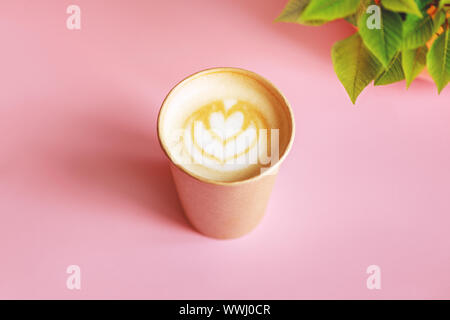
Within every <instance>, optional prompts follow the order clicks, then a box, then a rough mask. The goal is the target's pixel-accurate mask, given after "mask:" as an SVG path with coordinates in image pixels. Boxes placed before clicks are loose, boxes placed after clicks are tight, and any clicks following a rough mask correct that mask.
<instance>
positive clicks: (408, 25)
mask: <svg viewBox="0 0 450 320" xmlns="http://www.w3.org/2000/svg"><path fill="white" fill-rule="evenodd" d="M434 31H435V24H434V21H433V18H432V17H431V16H429V15H428V14H427V15H425V17H424V18H417V17H416V16H413V15H409V14H408V15H407V16H406V20H405V21H404V22H403V47H404V49H416V48H418V47H421V46H423V45H424V44H425V43H427V41H428V40H429V39H430V38H431V36H432V35H433V33H434Z"/></svg>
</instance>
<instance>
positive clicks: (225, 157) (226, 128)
mask: <svg viewBox="0 0 450 320" xmlns="http://www.w3.org/2000/svg"><path fill="white" fill-rule="evenodd" d="M183 128H184V132H183V147H184V150H185V152H187V153H188V154H189V156H190V158H191V160H192V161H193V162H194V163H197V164H203V165H204V166H206V167H209V168H211V169H215V170H223V171H232V170H238V169H242V168H245V167H246V166H248V165H250V164H254V165H255V164H257V163H258V162H259V159H258V158H259V155H260V154H263V153H267V143H266V140H267V135H264V134H260V133H265V132H267V129H268V124H267V121H266V119H265V118H264V116H263V115H262V114H261V113H260V112H259V111H258V110H257V109H256V108H255V107H253V106H252V105H251V104H249V103H246V102H243V101H239V100H235V99H228V100H216V101H214V102H212V103H210V104H207V105H205V106H203V107H201V108H199V109H198V110H197V111H195V112H194V113H193V114H192V115H191V116H189V117H188V118H187V119H186V121H185V123H184V126H183Z"/></svg>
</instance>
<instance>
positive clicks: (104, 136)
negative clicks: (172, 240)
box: [46, 104, 193, 231]
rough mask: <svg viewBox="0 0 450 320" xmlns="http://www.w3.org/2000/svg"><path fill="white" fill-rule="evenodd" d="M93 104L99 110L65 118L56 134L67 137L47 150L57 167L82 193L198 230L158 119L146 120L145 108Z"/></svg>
mask: <svg viewBox="0 0 450 320" xmlns="http://www.w3.org/2000/svg"><path fill="white" fill-rule="evenodd" d="M125 105H127V104H125ZM138 108H140V106H138ZM92 109H93V110H97V111H89V112H82V113H76V112H75V113H74V114H70V116H69V117H68V116H67V115H66V116H63V117H62V118H60V121H61V122H62V123H61V124H60V126H62V127H63V129H61V128H60V129H59V130H58V131H57V132H55V134H61V135H64V143H58V145H57V147H56V148H55V147H51V148H50V150H47V152H46V155H47V157H49V158H50V159H51V161H52V162H53V167H54V168H56V169H57V170H59V171H60V173H62V175H63V178H64V179H65V180H66V181H69V185H70V186H73V187H74V188H76V189H77V190H82V193H81V196H89V197H98V198H99V199H100V200H99V201H103V199H111V200H112V201H114V202H118V203H121V204H123V203H125V204H126V205H132V206H137V207H138V208H139V210H135V211H136V212H137V213H136V214H139V215H147V214H148V215H149V216H150V215H152V221H156V222H158V223H162V224H169V225H170V226H171V227H176V228H178V229H184V230H185V231H187V230H190V231H193V229H192V227H191V226H190V224H189V223H188V221H187V219H186V218H185V216H184V214H183V210H182V207H181V205H180V202H179V199H178V195H177V192H176V188H175V185H174V182H173V179H172V175H171V172H170V168H169V164H168V161H167V159H166V158H165V155H164V154H163V152H162V150H161V148H160V146H159V142H158V139H157V136H156V128H155V123H156V119H155V120H154V121H152V120H151V119H149V120H148V121H142V120H141V119H140V117H139V116H140V115H139V114H136V113H134V114H133V111H131V112H130V110H129V109H128V110H125V109H124V108H122V107H119V108H118V107H116V106H100V107H95V108H92ZM99 110H100V112H99ZM106 110H107V111H106ZM111 110H112V111H111ZM71 128H75V129H71ZM142 209H143V210H142ZM133 212H134V211H133ZM133 214H134V213H133Z"/></svg>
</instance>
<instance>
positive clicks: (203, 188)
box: [157, 68, 295, 239]
mask: <svg viewBox="0 0 450 320" xmlns="http://www.w3.org/2000/svg"><path fill="white" fill-rule="evenodd" d="M214 72H233V73H239V74H241V75H244V76H248V77H250V78H252V79H254V80H257V81H258V82H259V83H260V84H262V85H263V86H264V87H265V88H266V89H267V90H269V92H270V93H271V94H273V96H274V97H275V98H276V99H277V101H278V102H279V107H280V108H282V110H283V112H285V115H286V116H287V118H288V120H289V124H288V125H289V126H290V127H289V128H288V130H287V132H288V133H289V135H290V137H289V139H288V141H289V142H288V144H287V145H286V147H285V149H284V152H283V153H282V154H280V158H279V160H278V161H277V162H276V163H275V164H273V165H272V166H271V167H270V168H268V169H266V170H265V171H263V172H261V173H260V174H259V175H257V176H254V177H251V178H249V179H245V180H240V181H233V182H221V181H214V180H210V179H207V178H204V177H201V176H197V175H195V174H193V173H191V172H189V171H188V170H186V169H185V168H183V166H182V165H180V164H178V163H177V162H176V161H175V160H174V159H173V158H172V156H171V154H170V151H169V149H168V147H167V145H166V143H165V142H164V139H163V130H164V128H162V125H163V119H164V117H165V112H166V107H167V106H166V102H167V101H168V99H169V98H170V97H171V96H172V95H176V94H177V90H178V89H179V88H181V87H183V86H184V85H186V83H188V82H189V81H190V80H192V79H195V78H198V77H202V76H204V75H207V74H210V73H214ZM157 130H158V139H159V142H160V144H161V147H162V149H163V151H164V153H165V154H166V155H167V157H168V159H169V162H170V169H171V172H172V176H173V179H174V182H175V186H176V189H177V192H178V196H179V199H180V202H181V205H182V207H183V209H184V212H185V215H186V217H187V218H188V220H189V221H190V223H191V224H192V226H193V227H194V228H195V229H197V230H198V231H199V232H200V233H202V234H204V235H206V236H209V237H212V238H218V239H230V238H238V237H241V236H243V235H245V234H247V233H249V232H250V231H251V230H253V229H254V228H255V227H256V226H257V225H258V223H259V222H260V221H261V219H262V218H263V216H264V213H265V210H266V206H267V202H268V200H269V197H270V193H271V191H272V187H273V185H274V182H275V179H276V176H277V174H278V170H279V167H280V165H281V163H282V162H283V161H284V159H285V158H286V156H287V154H288V153H289V151H290V149H291V147H292V143H293V140H294V133H295V123H294V117H293V113H292V109H291V107H290V105H289V103H288V101H287V100H286V98H285V97H284V96H283V94H282V93H281V92H280V91H279V90H278V89H277V88H276V87H275V86H274V85H273V84H272V83H270V82H269V81H268V80H266V79H264V78H263V77H261V76H259V75H257V74H256V73H253V72H250V71H247V70H243V69H238V68H214V69H208V70H203V71H200V72H198V73H195V74H193V75H191V76H189V77H187V78H186V79H184V80H182V81H181V82H180V83H178V84H177V85H176V86H175V87H174V88H173V89H172V90H171V91H170V92H169V94H168V95H167V97H166V98H165V100H164V102H163V104H162V106H161V109H160V112H159V115H158V129H157Z"/></svg>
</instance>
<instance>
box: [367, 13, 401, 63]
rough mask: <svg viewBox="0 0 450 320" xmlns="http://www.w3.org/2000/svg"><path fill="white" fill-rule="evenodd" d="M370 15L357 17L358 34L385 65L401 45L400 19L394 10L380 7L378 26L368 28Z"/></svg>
mask: <svg viewBox="0 0 450 320" xmlns="http://www.w3.org/2000/svg"><path fill="white" fill-rule="evenodd" d="M371 16H372V14H369V13H365V14H364V16H362V17H361V19H359V23H358V30H359V34H360V35H361V37H362V39H363V41H364V44H365V45H366V47H367V48H369V49H370V51H372V53H373V54H374V55H375V56H376V57H377V59H378V60H380V61H381V63H382V64H383V65H384V66H385V67H386V66H387V65H388V64H389V62H390V61H391V60H392V58H393V57H394V55H395V54H396V53H397V51H398V50H399V49H400V47H401V45H402V19H401V17H400V15H399V14H398V13H396V12H391V11H387V10H385V9H381V16H380V28H379V29H378V28H373V29H369V27H370V26H368V24H369V23H368V21H369V18H370V17H371Z"/></svg>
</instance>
